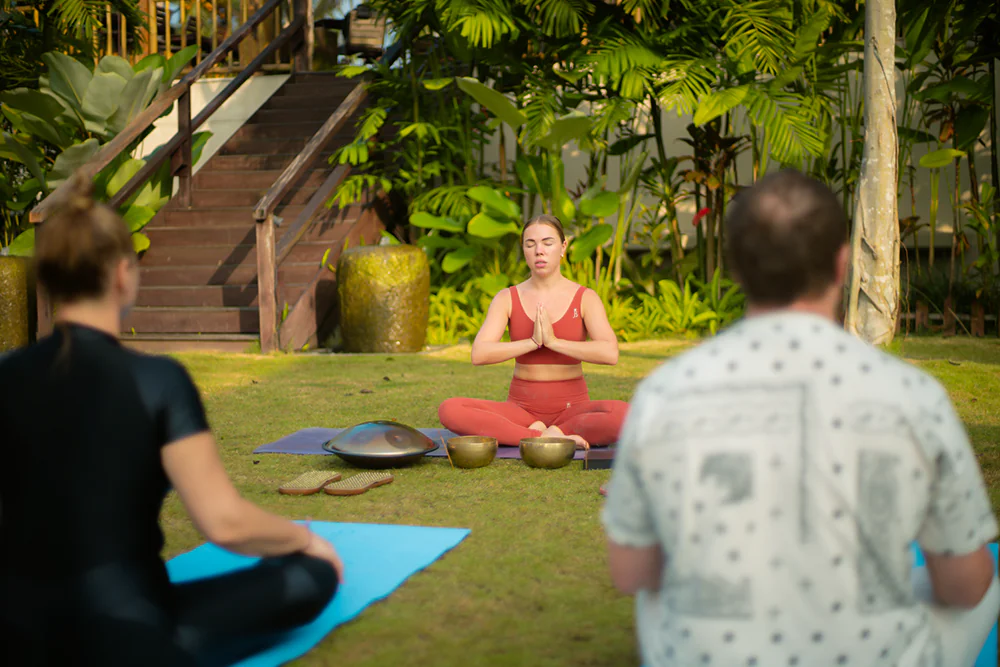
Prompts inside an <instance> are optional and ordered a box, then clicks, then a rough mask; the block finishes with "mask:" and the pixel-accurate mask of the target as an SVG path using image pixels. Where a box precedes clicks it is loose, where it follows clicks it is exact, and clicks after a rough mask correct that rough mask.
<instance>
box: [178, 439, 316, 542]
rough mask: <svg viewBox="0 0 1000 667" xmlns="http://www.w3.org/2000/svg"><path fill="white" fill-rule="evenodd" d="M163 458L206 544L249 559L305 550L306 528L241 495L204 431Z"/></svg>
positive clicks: (307, 532)
mask: <svg viewBox="0 0 1000 667" xmlns="http://www.w3.org/2000/svg"><path fill="white" fill-rule="evenodd" d="M161 459H162V461H163V468H164V470H165V471H166V473H167V478H168V479H169V480H170V483H171V485H173V487H174V489H175V490H176V491H177V494H178V495H179V496H180V498H181V502H182V503H183V504H184V508H185V509H186V510H187V512H188V515H189V516H190V517H191V520H192V521H193V522H194V525H195V527H196V528H197V529H198V530H199V532H201V534H202V535H204V536H205V538H207V539H208V540H209V541H211V542H213V543H215V544H217V545H219V546H220V547H223V548H225V549H228V550H230V551H234V552H236V553H240V554H245V555H248V556H283V555H286V554H290V553H294V552H297V551H304V550H306V549H307V548H308V546H309V544H310V541H311V539H312V535H311V533H310V531H309V529H307V528H306V527H304V526H301V525H298V524H295V523H292V522H291V521H289V520H288V519H284V518H282V517H279V516H277V515H274V514H271V513H270V512H265V511H264V510H262V509H260V508H259V507H257V506H256V505H254V504H253V503H251V502H250V501H248V500H245V499H244V498H242V497H241V496H240V494H239V492H238V491H237V490H236V487H234V486H233V483H232V481H230V479H229V475H227V474H226V470H225V468H224V467H223V465H222V460H221V459H220V458H219V453H218V450H217V449H216V445H215V439H214V438H213V437H212V435H211V434H210V433H208V432H207V431H206V432H202V433H198V434H196V435H192V436H188V437H186V438H183V439H181V440H178V441H176V442H173V443H171V444H169V445H166V446H165V447H163V449H162V450H161Z"/></svg>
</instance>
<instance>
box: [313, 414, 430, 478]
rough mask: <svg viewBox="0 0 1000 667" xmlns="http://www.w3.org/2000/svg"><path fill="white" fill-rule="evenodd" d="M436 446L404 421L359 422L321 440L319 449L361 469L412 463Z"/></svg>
mask: <svg viewBox="0 0 1000 667" xmlns="http://www.w3.org/2000/svg"><path fill="white" fill-rule="evenodd" d="M437 448H438V445H437V444H435V443H434V441H433V440H431V439H430V438H428V437H427V436H426V435H424V434H423V433H421V432H420V431H418V430H417V429H415V428H412V427H410V426H407V425H406V424H399V423H397V422H393V421H386V420H375V421H369V422H362V423H360V424H357V425H355V426H352V427H351V428H349V429H346V430H344V431H343V432H341V433H340V434H339V435H337V437H335V438H333V439H332V440H328V441H327V442H325V443H323V449H325V450H326V451H328V452H330V453H331V454H336V455H337V456H339V457H340V458H342V459H344V460H345V461H347V462H348V463H351V464H353V465H356V466H360V467H362V468H392V467H395V466H399V465H405V464H408V463H413V462H414V461H417V460H419V459H420V458H422V457H423V456H425V455H427V454H429V453H430V452H433V451H434V450H435V449H437Z"/></svg>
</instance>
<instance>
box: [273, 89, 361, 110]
mask: <svg viewBox="0 0 1000 667" xmlns="http://www.w3.org/2000/svg"><path fill="white" fill-rule="evenodd" d="M348 93H350V90H345V91H344V92H339V91H333V92H330V91H322V90H321V91H313V92H307V91H298V92H296V93H295V94H293V95H289V94H287V93H286V94H283V95H279V94H275V95H274V96H272V97H271V98H270V99H269V100H268V101H267V102H265V103H264V105H263V106H262V107H261V110H271V109H326V110H328V112H329V113H333V112H334V111H336V110H337V107H339V106H340V104H341V102H343V101H344V100H345V99H347V95H348Z"/></svg>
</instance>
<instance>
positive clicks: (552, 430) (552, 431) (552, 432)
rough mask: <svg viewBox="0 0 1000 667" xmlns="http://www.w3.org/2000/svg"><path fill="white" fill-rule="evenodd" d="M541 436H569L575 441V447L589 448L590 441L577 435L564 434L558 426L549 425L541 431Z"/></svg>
mask: <svg viewBox="0 0 1000 667" xmlns="http://www.w3.org/2000/svg"><path fill="white" fill-rule="evenodd" d="M542 436H543V437H546V436H547V437H559V438H569V439H570V440H572V441H573V442H575V443H576V448H577V449H590V443H589V442H587V441H586V440H584V439H583V438H581V437H580V436H578V435H572V434H566V433H563V432H562V429H560V428H559V427H558V426H550V427H548V428H547V429H545V430H544V431H542Z"/></svg>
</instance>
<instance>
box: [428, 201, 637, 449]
mask: <svg viewBox="0 0 1000 667" xmlns="http://www.w3.org/2000/svg"><path fill="white" fill-rule="evenodd" d="M566 245H567V244H566V235H565V234H564V233H563V228H562V224H561V223H560V222H559V220H558V219H557V218H555V217H553V216H551V215H541V216H538V217H537V218H534V219H532V220H531V221H529V222H528V224H526V225H525V226H524V229H523V230H522V232H521V248H522V250H523V251H524V258H525V261H527V263H528V267H529V268H530V270H531V277H530V278H528V279H527V280H526V281H524V282H523V283H521V284H520V285H515V286H513V287H511V288H509V289H505V290H502V291H501V292H499V293H498V294H497V295H496V296H495V297H494V298H493V302H492V303H491V304H490V308H489V310H488V311H487V313H486V319H485V321H484V322H483V326H482V328H481V329H480V330H479V333H478V334H477V335H476V340H475V341H474V342H473V343H472V363H473V364H475V365H477V366H481V365H486V364H498V363H501V362H504V361H507V360H508V359H514V360H515V364H514V377H513V379H512V380H511V383H510V390H509V392H508V395H507V400H506V401H486V400H481V399H476V398H449V399H448V400H446V401H444V402H443V403H442V404H441V406H440V407H439V408H438V418H439V419H440V420H441V424H442V425H443V426H444V427H445V428H447V429H449V430H451V431H454V432H455V433H458V434H460V435H482V436H489V437H494V438H496V439H497V442H498V443H499V444H501V445H515V446H516V445H518V444H519V443H520V441H521V439H522V438H530V437H537V436H542V435H546V436H550V435H554V436H561V435H565V436H568V437H570V438H572V439H573V440H575V441H576V443H577V446H578V447H584V448H585V447H588V446H589V445H591V444H593V445H609V444H613V443H615V442H616V441H617V440H618V432H619V431H620V430H621V425H622V422H623V421H624V420H625V413H626V411H627V410H628V403H626V402H625V401H592V400H590V396H589V394H588V392H587V383H586V381H585V380H584V378H583V364H582V362H584V361H586V362H589V363H593V364H607V365H614V364H616V363H617V362H618V341H617V339H616V338H615V333H614V331H613V330H612V329H611V325H610V324H609V323H608V316H607V314H606V313H605V312H604V304H603V303H601V299H600V298H599V297H598V296H597V293H596V292H594V291H593V290H591V289H587V288H585V287H583V286H581V285H577V284H576V283H574V282H573V281H571V280H569V279H567V278H566V277H564V276H563V275H562V273H560V271H559V266H560V263H561V262H562V258H563V256H564V255H565V254H566ZM505 329H509V332H510V342H502V341H501V338H502V337H503V333H504V330H505ZM588 337H589V340H588Z"/></svg>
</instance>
